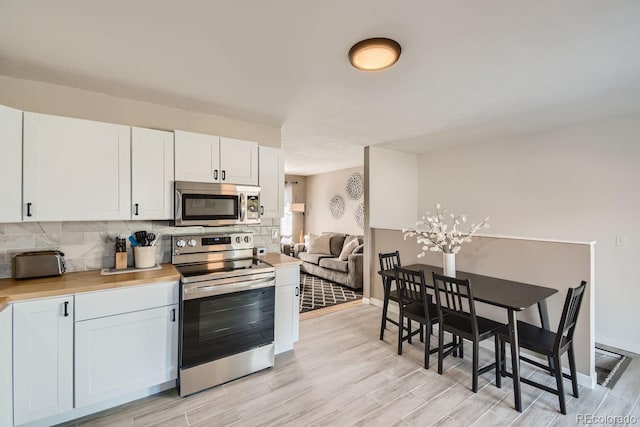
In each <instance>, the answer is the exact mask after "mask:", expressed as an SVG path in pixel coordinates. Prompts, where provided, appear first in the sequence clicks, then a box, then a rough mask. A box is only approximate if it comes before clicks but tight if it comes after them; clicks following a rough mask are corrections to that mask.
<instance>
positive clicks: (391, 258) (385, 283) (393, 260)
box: [378, 251, 401, 340]
mask: <svg viewBox="0 0 640 427" xmlns="http://www.w3.org/2000/svg"><path fill="white" fill-rule="evenodd" d="M378 258H379V260H380V270H383V271H384V270H393V269H395V268H396V267H400V266H401V264H400V252H398V251H395V252H389V253H380V254H378ZM391 280H392V279H390V278H385V277H383V278H382V287H383V288H384V300H383V301H382V321H381V323H380V339H381V340H382V339H384V330H385V329H386V327H387V321H389V322H391V323H393V324H394V325H396V326H398V327H400V325H399V324H398V322H397V321H396V320H395V319H392V318H390V317H388V316H387V311H388V309H389V301H395V302H396V303H398V304H399V303H400V300H399V299H398V291H397V289H394V290H391Z"/></svg>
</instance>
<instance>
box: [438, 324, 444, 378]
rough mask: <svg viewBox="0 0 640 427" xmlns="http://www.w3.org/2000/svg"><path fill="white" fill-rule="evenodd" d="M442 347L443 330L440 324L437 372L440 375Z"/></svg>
mask: <svg viewBox="0 0 640 427" xmlns="http://www.w3.org/2000/svg"><path fill="white" fill-rule="evenodd" d="M443 347H444V330H443V328H442V326H440V329H439V330H438V373H439V374H440V375H442V371H443V369H442V365H443V363H442V359H443V357H442V356H443V353H444V351H443V349H442V348H443Z"/></svg>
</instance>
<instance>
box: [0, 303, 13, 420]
mask: <svg viewBox="0 0 640 427" xmlns="http://www.w3.org/2000/svg"><path fill="white" fill-rule="evenodd" d="M12 312H13V307H12V306H11V305H9V306H8V307H5V308H4V309H0V379H1V380H0V427H10V426H12V425H13V354H12V348H13V343H12V342H11V336H12V332H13V326H12V321H13V318H12Z"/></svg>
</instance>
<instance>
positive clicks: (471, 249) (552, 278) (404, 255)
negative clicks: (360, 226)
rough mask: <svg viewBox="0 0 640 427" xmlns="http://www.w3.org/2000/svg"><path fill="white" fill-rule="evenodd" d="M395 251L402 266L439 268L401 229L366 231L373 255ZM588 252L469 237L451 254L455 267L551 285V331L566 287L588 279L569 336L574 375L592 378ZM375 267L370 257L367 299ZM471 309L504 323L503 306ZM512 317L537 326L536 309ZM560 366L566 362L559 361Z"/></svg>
mask: <svg viewBox="0 0 640 427" xmlns="http://www.w3.org/2000/svg"><path fill="white" fill-rule="evenodd" d="M396 249H397V250H399V251H400V259H401V261H402V264H403V265H408V264H413V263H416V262H418V263H424V264H429V265H435V266H442V253H439V252H437V253H436V252H430V253H427V254H426V256H425V257H423V258H419V259H418V258H417V255H418V253H419V246H418V245H417V243H416V241H415V238H413V239H407V240H404V238H403V234H402V232H401V231H398V230H387V229H373V230H372V252H373V253H374V254H375V255H376V256H377V254H378V253H380V252H392V251H394V250H396ZM592 255H593V248H592V245H590V244H581V243H562V242H548V241H535V240H521V239H510V238H493V237H475V238H474V239H473V241H472V242H469V243H466V244H465V245H464V246H463V247H462V251H461V252H460V253H459V254H458V255H457V256H456V269H457V270H460V271H468V272H471V273H476V274H482V275H487V276H491V277H499V278H503V279H508V280H513V281H519V282H524V283H531V284H535V285H541V286H546V287H550V288H554V289H557V290H558V293H557V294H555V295H553V296H551V297H549V298H548V299H547V304H548V309H549V319H550V322H551V329H556V328H557V327H558V321H559V318H560V315H561V313H562V306H563V304H564V298H565V296H566V294H567V289H568V288H570V287H576V286H578V285H579V284H580V281H581V280H586V281H588V282H589V286H588V287H587V291H586V293H585V296H584V300H583V303H582V307H581V311H580V317H579V319H578V329H577V330H576V336H575V339H576V364H577V367H578V371H579V372H580V373H582V374H584V375H587V376H589V377H592V375H593V380H595V372H594V369H595V368H594V354H593V346H594V339H595V338H594V325H593V320H594V315H593V309H594V308H593V304H594V285H593V281H592V271H591V259H592ZM378 270H379V265H378V262H377V260H376V262H375V269H370V272H369V273H370V278H369V280H370V282H371V284H372V285H371V298H372V299H375V300H379V301H380V300H382V296H383V292H382V282H381V280H380V276H379V275H378V274H377V271H378ZM374 302H376V303H379V302H378V301H374ZM477 310H478V314H480V315H482V316H486V317H490V318H493V319H496V320H498V321H501V322H504V323H506V322H507V317H506V310H504V309H500V308H495V307H492V306H489V305H486V304H482V303H479V304H478V308H477ZM518 319H519V320H525V321H528V322H531V323H534V324H539V320H538V319H539V315H538V312H537V308H536V307H531V308H528V309H527V310H525V311H524V312H521V313H518ZM565 366H568V365H567V364H566V363H565ZM583 381H584V380H583Z"/></svg>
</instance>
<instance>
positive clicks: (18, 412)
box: [13, 295, 74, 425]
mask: <svg viewBox="0 0 640 427" xmlns="http://www.w3.org/2000/svg"><path fill="white" fill-rule="evenodd" d="M73 302H74V300H73V296H72V295H69V296H66V297H59V298H48V299H42V300H35V301H26V302H20V303H15V304H14V306H13V337H14V339H13V373H14V377H13V382H14V394H13V402H14V403H13V404H14V423H15V424H16V425H19V424H24V423H27V422H30V421H35V420H38V419H41V418H45V417H49V416H52V415H56V414H60V413H63V412H66V411H69V410H71V409H73Z"/></svg>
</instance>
